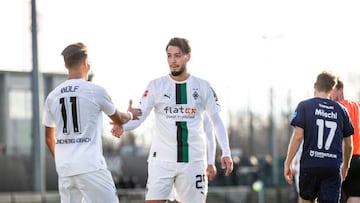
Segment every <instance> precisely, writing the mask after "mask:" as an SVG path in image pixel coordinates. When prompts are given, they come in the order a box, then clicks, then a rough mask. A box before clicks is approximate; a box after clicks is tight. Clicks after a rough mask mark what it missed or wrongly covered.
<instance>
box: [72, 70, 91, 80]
mask: <svg viewBox="0 0 360 203" xmlns="http://www.w3.org/2000/svg"><path fill="white" fill-rule="evenodd" d="M71 79H84V80H88V75H87V74H84V73H81V72H73V71H71V72H69V76H68V80H71Z"/></svg>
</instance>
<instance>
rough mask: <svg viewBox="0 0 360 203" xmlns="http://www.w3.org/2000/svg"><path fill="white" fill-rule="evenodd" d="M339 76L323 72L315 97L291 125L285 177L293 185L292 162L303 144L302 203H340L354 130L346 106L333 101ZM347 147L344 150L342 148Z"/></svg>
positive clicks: (298, 111)
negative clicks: (333, 91) (332, 92)
mask: <svg viewBox="0 0 360 203" xmlns="http://www.w3.org/2000/svg"><path fill="white" fill-rule="evenodd" d="M335 85H336V76H334V75H333V74H331V73H329V72H322V73H320V74H319V75H318V76H317V80H316V82H315V84H314V90H315V91H314V98H311V99H307V100H304V101H302V102H300V103H299V104H298V106H297V108H296V110H295V112H294V115H293V119H292V121H291V125H292V126H294V132H293V134H292V137H291V139H290V143H289V147H288V152H287V156H286V160H285V163H284V176H285V179H286V181H287V182H288V183H289V184H292V182H293V174H292V170H291V162H292V160H293V158H294V157H295V154H296V152H297V150H298V148H299V146H300V144H301V142H302V141H303V146H302V147H303V148H302V154H301V158H300V176H299V189H300V200H301V202H314V201H315V199H317V201H318V202H319V203H337V202H339V198H340V195H339V194H340V188H341V182H342V180H343V179H344V178H345V177H346V173H347V170H348V168H349V164H350V158H351V154H352V148H353V147H352V137H351V136H352V134H354V128H353V126H352V124H351V121H350V118H349V115H348V112H347V110H346V109H345V107H344V106H342V105H340V104H339V103H337V102H335V101H332V100H330V94H331V91H332V90H333V89H334V87H335ZM343 144H344V149H343Z"/></svg>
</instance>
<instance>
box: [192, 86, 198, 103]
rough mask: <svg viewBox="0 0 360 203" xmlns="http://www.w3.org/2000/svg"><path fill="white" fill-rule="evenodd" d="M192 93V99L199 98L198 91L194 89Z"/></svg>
mask: <svg viewBox="0 0 360 203" xmlns="http://www.w3.org/2000/svg"><path fill="white" fill-rule="evenodd" d="M193 91H194V93H193V94H192V96H193V97H194V99H195V100H197V99H198V98H199V93H198V89H197V88H194V89H193Z"/></svg>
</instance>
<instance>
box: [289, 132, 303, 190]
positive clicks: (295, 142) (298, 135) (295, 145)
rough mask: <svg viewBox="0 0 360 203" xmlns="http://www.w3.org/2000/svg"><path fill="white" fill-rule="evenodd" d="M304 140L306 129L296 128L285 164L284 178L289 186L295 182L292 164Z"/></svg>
mask: <svg viewBox="0 0 360 203" xmlns="http://www.w3.org/2000/svg"><path fill="white" fill-rule="evenodd" d="M303 138H304V129H302V128H300V127H298V126H295V128H294V131H293V134H292V136H291V139H290V143H289V146H288V151H287V155H286V159H285V162H284V177H285V179H286V181H287V182H288V183H289V184H292V182H293V174H292V169H291V168H292V162H293V159H294V157H295V155H296V153H297V151H298V149H299V147H300V145H301V142H302V140H303Z"/></svg>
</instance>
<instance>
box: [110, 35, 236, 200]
mask: <svg viewBox="0 0 360 203" xmlns="http://www.w3.org/2000/svg"><path fill="white" fill-rule="evenodd" d="M166 53H167V62H168V65H169V68H170V74H169V75H166V76H163V77H160V78H157V79H155V80H152V81H150V83H149V84H148V86H147V89H146V91H145V92H144V94H143V96H142V98H141V100H140V104H139V105H140V108H141V109H142V112H143V115H142V117H141V118H140V119H139V120H137V121H132V122H129V123H127V124H126V125H124V130H132V129H135V128H136V127H138V126H139V125H140V124H141V123H142V122H143V121H144V119H145V118H146V117H147V116H148V115H149V114H150V112H151V111H152V110H153V109H154V113H155V128H154V134H153V137H152V144H151V148H150V153H149V157H148V180H147V192H146V197H145V198H146V202H147V203H164V202H166V201H167V200H168V199H169V198H170V197H171V191H172V188H173V186H174V187H175V189H176V192H177V195H178V197H179V201H181V202H182V203H194V202H196V203H204V202H205V201H206V195H207V188H208V179H207V175H206V157H205V155H206V149H207V147H206V137H205V135H204V133H203V129H202V127H203V114H204V113H205V114H207V115H208V116H209V120H210V121H211V124H212V125H213V127H214V129H215V133H216V135H217V136H218V137H219V144H220V146H221V149H222V159H221V162H222V168H223V169H225V175H226V176H229V175H230V173H231V172H232V170H233V161H232V158H231V152H230V147H229V140H228V135H227V132H226V129H225V126H224V123H223V121H222V119H221V117H220V115H219V112H220V105H219V102H218V98H217V96H216V94H215V92H214V90H213V89H212V88H211V86H210V83H209V82H208V81H206V80H203V79H201V78H198V77H196V76H194V75H191V74H190V73H189V72H188V70H187V67H186V64H187V63H188V61H189V60H190V58H191V48H190V45H189V42H188V40H186V39H184V38H172V39H170V41H169V43H168V44H167V46H166ZM115 127H116V126H115ZM113 132H114V133H115V134H116V129H115V130H114V131H113Z"/></svg>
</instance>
